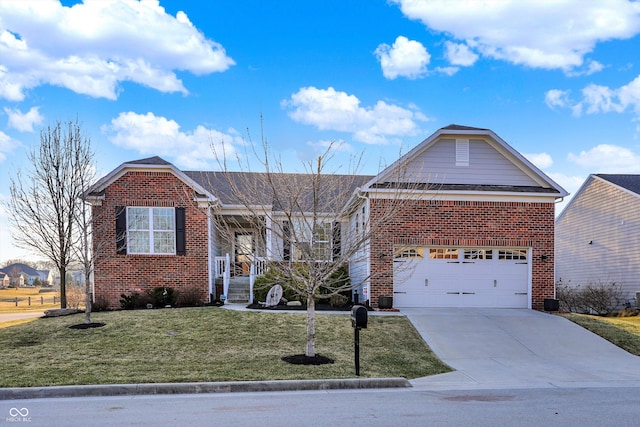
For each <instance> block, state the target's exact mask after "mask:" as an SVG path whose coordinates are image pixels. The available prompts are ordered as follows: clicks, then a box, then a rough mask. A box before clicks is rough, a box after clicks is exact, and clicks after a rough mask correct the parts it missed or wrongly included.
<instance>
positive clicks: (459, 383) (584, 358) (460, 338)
mask: <svg viewBox="0 0 640 427" xmlns="http://www.w3.org/2000/svg"><path fill="white" fill-rule="evenodd" d="M401 311H402V313H404V314H405V315H406V316H407V317H408V319H409V320H410V321H411V323H413V325H414V326H415V327H416V329H417V330H418V332H420V334H421V335H422V337H423V338H424V339H425V341H426V342H427V343H428V344H429V346H430V347H431V349H432V350H433V351H434V353H435V354H436V355H437V356H438V357H439V358H440V359H441V360H442V361H444V362H445V363H446V364H448V365H449V366H451V367H452V368H454V369H456V372H452V373H448V374H442V375H436V376H433V377H425V378H418V379H415V380H412V381H411V383H412V384H413V385H414V386H425V387H427V388H430V389H434V388H441V389H478V388H537V387H596V386H597V387H614V386H640V357H638V356H633V355H631V354H629V353H627V352H626V351H624V350H622V349H620V348H618V347H616V346H614V345H613V344H611V343H609V342H608V341H606V340H604V339H602V338H600V337H599V336H597V335H595V334H593V333H591V332H589V331H587V330H585V329H583V328H581V327H579V326H577V325H575V324H574V323H572V322H570V321H568V320H566V319H564V318H562V317H559V316H555V315H551V314H547V313H541V312H537V311H533V310H526V309H469V308H464V309H452V308H441V309H440V308H429V309H421V308H412V309H402V310H401Z"/></svg>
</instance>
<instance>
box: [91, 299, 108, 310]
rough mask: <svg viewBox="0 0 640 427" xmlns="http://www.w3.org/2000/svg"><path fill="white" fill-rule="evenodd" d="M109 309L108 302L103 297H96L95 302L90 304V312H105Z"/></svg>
mask: <svg viewBox="0 0 640 427" xmlns="http://www.w3.org/2000/svg"><path fill="white" fill-rule="evenodd" d="M108 309H109V301H107V299H106V298H105V297H103V296H98V297H96V300H95V301H94V302H93V303H92V304H91V311H92V312H98V311H107V310H108Z"/></svg>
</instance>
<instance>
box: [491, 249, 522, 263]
mask: <svg viewBox="0 0 640 427" xmlns="http://www.w3.org/2000/svg"><path fill="white" fill-rule="evenodd" d="M498 259H499V260H503V261H504V260H522V261H526V260H527V250H526V249H501V250H499V251H498Z"/></svg>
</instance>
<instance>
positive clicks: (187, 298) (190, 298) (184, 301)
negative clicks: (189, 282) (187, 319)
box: [176, 286, 202, 307]
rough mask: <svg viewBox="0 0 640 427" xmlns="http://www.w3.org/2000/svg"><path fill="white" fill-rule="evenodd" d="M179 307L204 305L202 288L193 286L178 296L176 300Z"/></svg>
mask: <svg viewBox="0 0 640 427" xmlns="http://www.w3.org/2000/svg"><path fill="white" fill-rule="evenodd" d="M176 304H177V305H178V307H199V306H201V305H202V298H201V297H200V288H198V287H197V286H191V287H189V288H186V289H184V290H182V291H180V293H179V294H178V298H177V300H176Z"/></svg>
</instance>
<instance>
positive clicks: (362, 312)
mask: <svg viewBox="0 0 640 427" xmlns="http://www.w3.org/2000/svg"><path fill="white" fill-rule="evenodd" d="M368 315H369V313H367V308H366V307H363V306H361V305H354V306H353V307H352V308H351V326H353V330H354V350H355V355H354V358H355V364H356V376H360V329H363V328H366V327H367V321H368Z"/></svg>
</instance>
